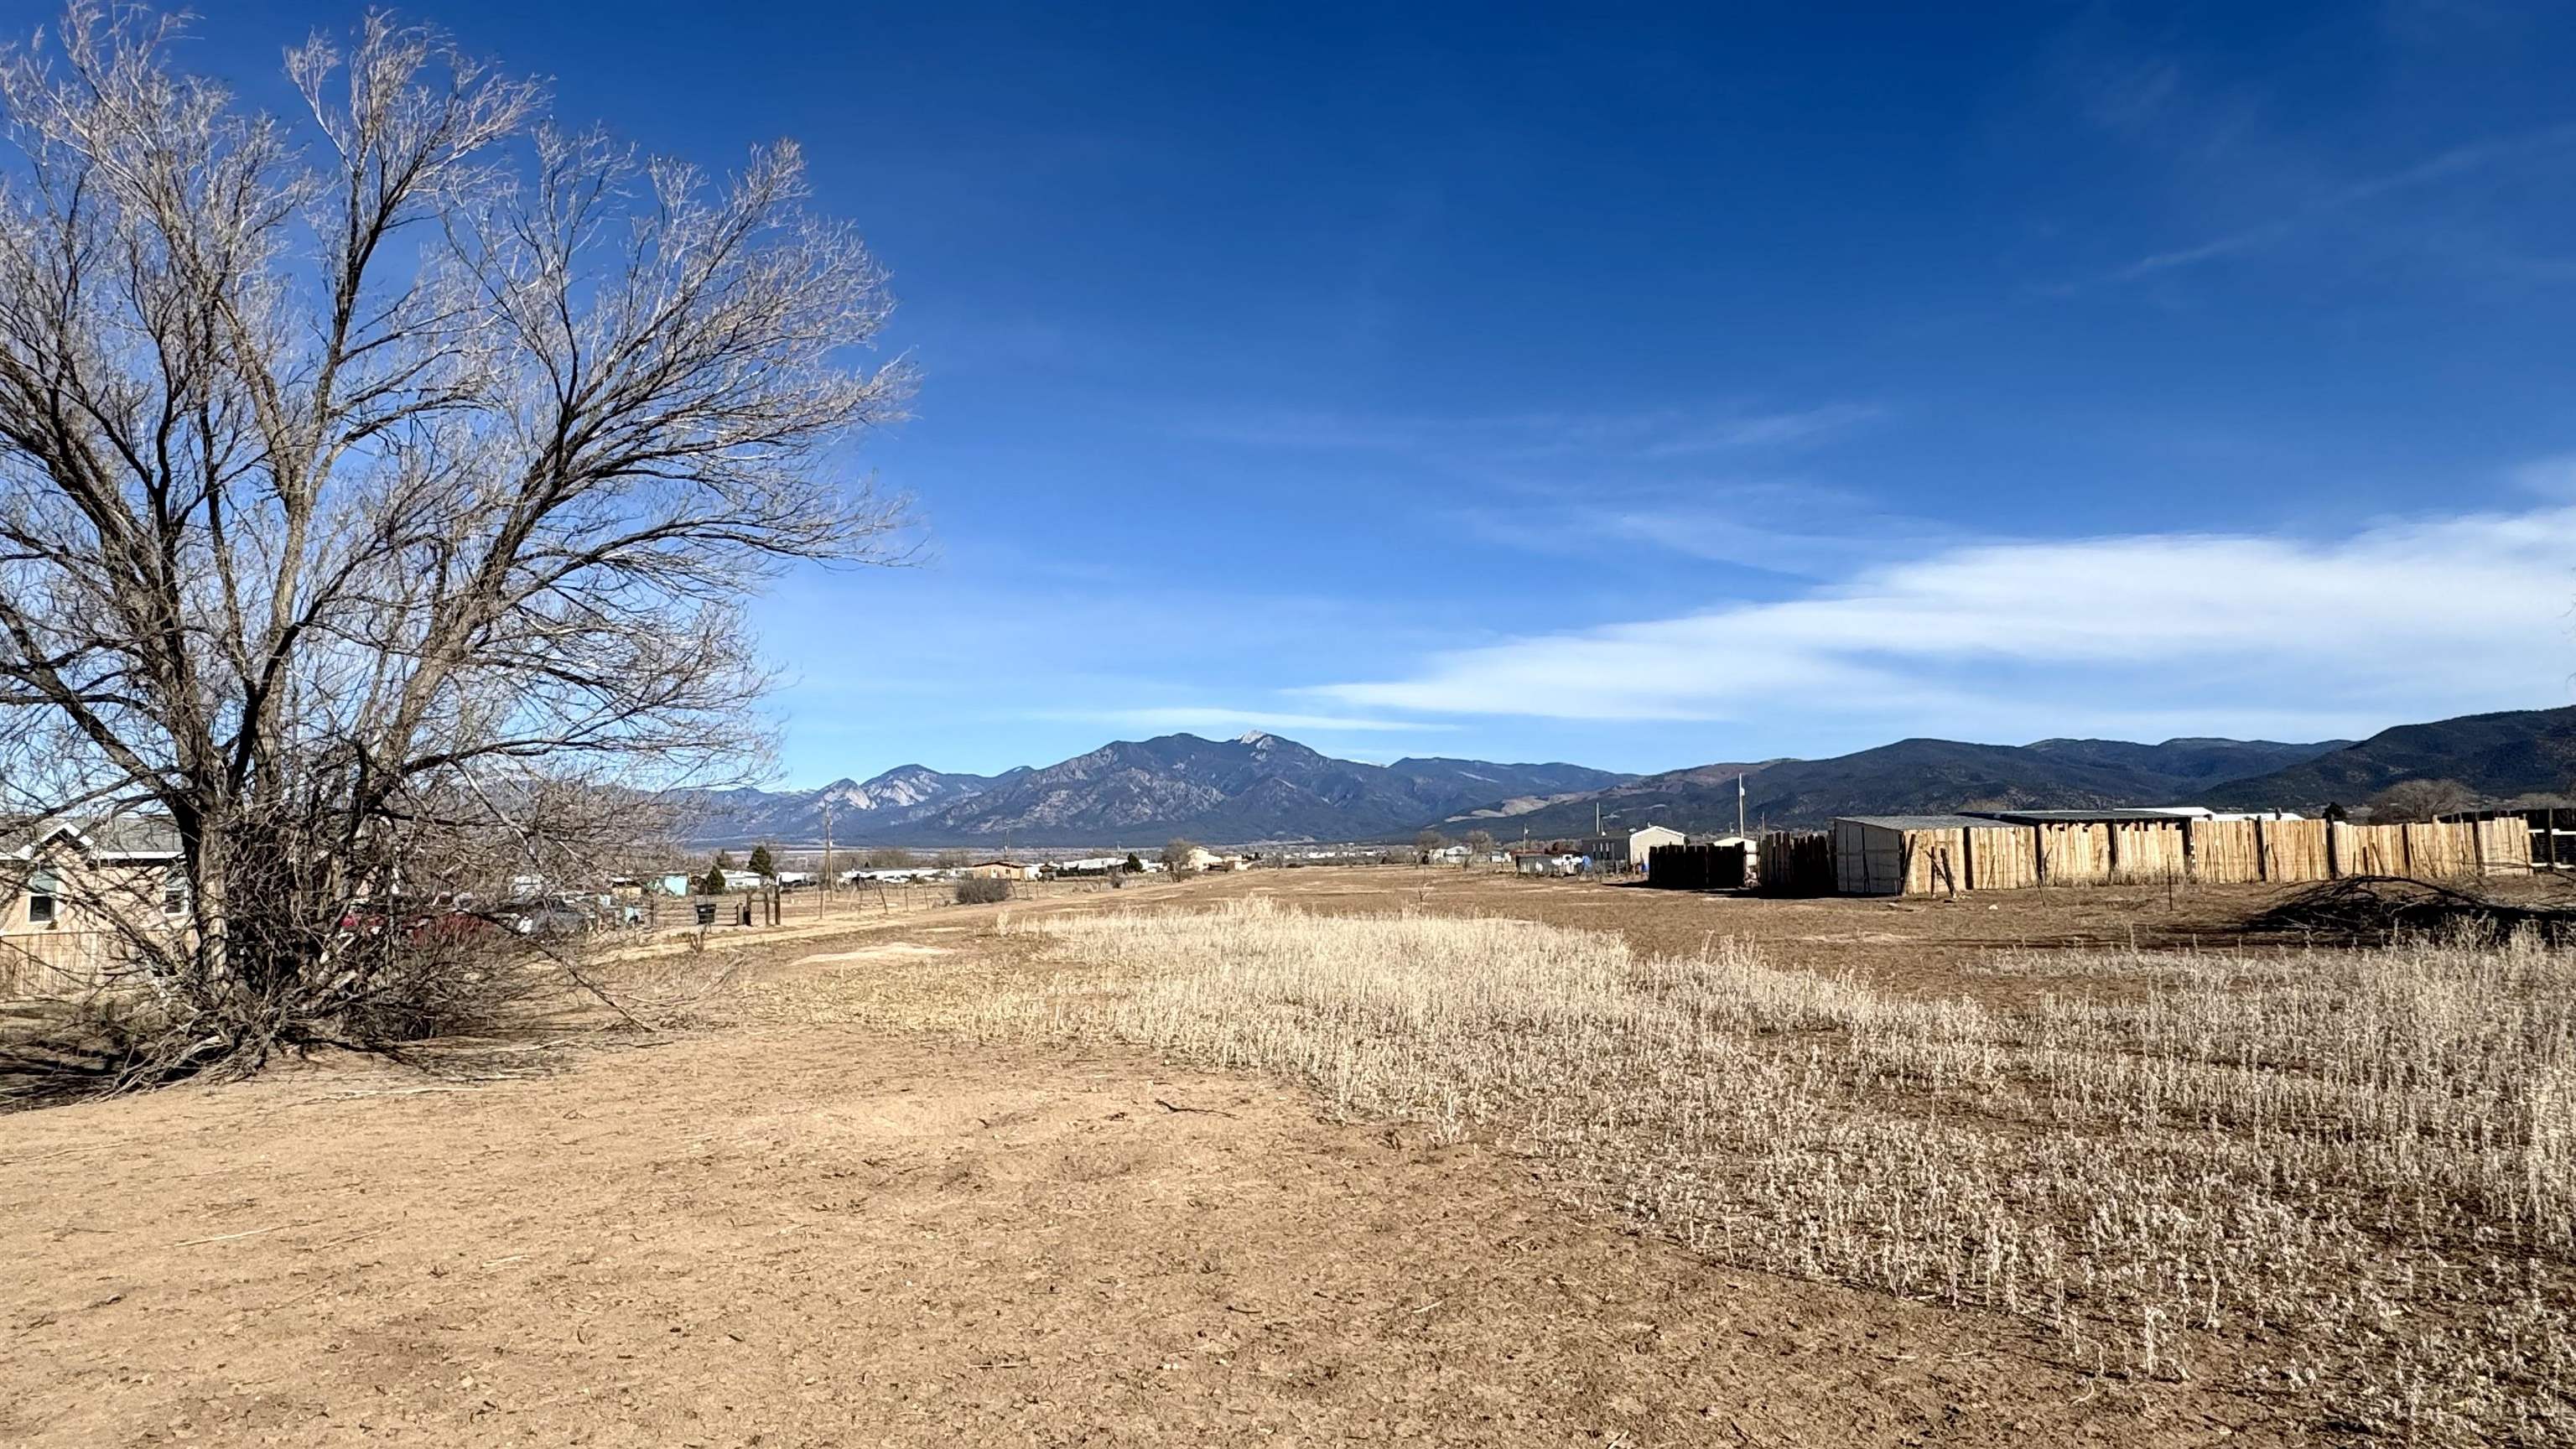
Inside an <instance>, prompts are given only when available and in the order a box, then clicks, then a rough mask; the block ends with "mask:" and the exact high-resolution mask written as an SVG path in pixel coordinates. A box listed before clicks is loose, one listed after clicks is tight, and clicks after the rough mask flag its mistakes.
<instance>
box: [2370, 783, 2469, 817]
mask: <svg viewBox="0 0 2576 1449" xmlns="http://www.w3.org/2000/svg"><path fill="white" fill-rule="evenodd" d="M2477 806H2478V796H2477V792H2476V791H2474V790H2471V789H2470V788H2469V787H2468V786H2466V785H2463V784H2461V783H2460V782H2459V781H2457V780H2400V781H2398V782H2397V783H2396V784H2394V785H2391V786H2389V787H2388V788H2386V789H2384V790H2382V791H2380V792H2379V793H2378V794H2376V795H2373V796H2371V797H2370V818H2371V820H2372V821H2373V822H2375V823H2377V824H2381V825H2387V824H2391V823H2395V822H2409V821H2424V820H2431V819H2434V818H2436V817H2438V816H2443V815H2453V814H2457V813H2458V812H2460V811H2462V810H2474V809H2476V808H2477Z"/></svg>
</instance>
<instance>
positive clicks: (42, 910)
mask: <svg viewBox="0 0 2576 1449" xmlns="http://www.w3.org/2000/svg"><path fill="white" fill-rule="evenodd" d="M62 888H63V884H62V882H61V881H59V880H56V879H55V878H54V873H53V872H52V871H49V870H40V871H38V872H36V873H35V874H34V875H31V876H29V877H27V924H28V925H31V926H50V925H52V924H53V923H54V908H55V900H54V898H55V897H56V896H57V895H59V894H60V893H61V891H62Z"/></svg>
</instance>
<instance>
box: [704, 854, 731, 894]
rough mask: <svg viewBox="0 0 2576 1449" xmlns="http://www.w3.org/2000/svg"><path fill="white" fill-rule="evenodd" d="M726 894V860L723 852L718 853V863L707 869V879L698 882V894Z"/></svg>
mask: <svg viewBox="0 0 2576 1449" xmlns="http://www.w3.org/2000/svg"><path fill="white" fill-rule="evenodd" d="M724 893H725V858H724V852H723V851H717V852H716V863H715V864H713V865H711V866H708V867H707V875H706V879H704V880H702V881H699V882H698V894H700V895H703V896H720V895H723V894H724Z"/></svg>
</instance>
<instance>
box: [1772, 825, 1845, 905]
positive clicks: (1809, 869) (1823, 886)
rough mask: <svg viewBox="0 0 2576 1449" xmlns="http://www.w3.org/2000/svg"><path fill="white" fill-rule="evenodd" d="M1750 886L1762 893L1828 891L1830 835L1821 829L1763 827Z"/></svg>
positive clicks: (1830, 886)
mask: <svg viewBox="0 0 2576 1449" xmlns="http://www.w3.org/2000/svg"><path fill="white" fill-rule="evenodd" d="M1753 888H1754V889H1755V890H1757V891H1760V892H1761V893H1762V894H1764V895H1766V896H1827V895H1832V894H1833V892H1834V841H1833V837H1832V836H1831V835H1829V834H1827V833H1826V832H1824V831H1822V830H1766V831H1764V832H1763V834H1762V845H1761V849H1760V850H1759V851H1758V852H1756V858H1755V860H1754V862H1753Z"/></svg>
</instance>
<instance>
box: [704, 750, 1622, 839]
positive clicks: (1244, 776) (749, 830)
mask: <svg viewBox="0 0 2576 1449" xmlns="http://www.w3.org/2000/svg"><path fill="white" fill-rule="evenodd" d="M1630 778H1632V777H1630V776H1627V775H1622V774H1618V773H1616V772H1613V771H1609V770H1593V769H1587V768H1585V767H1583V766H1581V765H1567V764H1554V763H1550V764H1500V763H1496V762H1493V761H1488V760H1451V759H1439V758H1426V759H1403V760H1397V761H1396V762H1394V763H1393V764H1389V765H1372V764H1363V763H1361V762H1359V761H1356V760H1337V759H1333V758H1332V757H1330V756H1328V755H1324V754H1322V753H1320V752H1318V751H1315V750H1313V749H1309V748H1308V747H1306V746H1304V745H1301V744H1299V743H1297V742H1296V741H1294V740H1290V739H1283V738H1281V737H1280V736H1278V735H1273V734H1265V733H1263V732H1261V731H1258V730H1255V731H1252V732H1249V733H1247V734H1244V735H1241V736H1238V737H1237V738H1235V739H1231V740H1205V739H1201V738H1199V737H1198V736H1196V735H1186V734H1172V735H1161V736H1158V737H1156V738H1154V739H1150V740H1119V741H1116V742H1114V743H1111V744H1107V745H1103V746H1101V747H1100V748H1099V749H1096V750H1092V751H1090V752H1089V753H1087V754H1080V755H1076V756H1074V757H1073V758H1072V759H1069V760H1064V761H1061V762H1059V763H1056V764H1053V765H1047V766H1044V767H1042V768H1032V767H1029V766H1021V767H1020V768H1017V769H1013V770H1006V771H1004V772H1003V773H1001V774H999V775H963V774H950V773H945V772H942V771H937V770H931V769H928V768H925V767H923V766H920V765H903V766H899V767H897V768H895V769H892V770H888V771H886V772H885V773H884V774H881V775H876V776H873V777H871V778H869V779H867V780H836V781H834V782H832V783H831V784H829V785H826V786H824V787H822V788H821V789H819V790H805V791H786V792H776V791H765V790H749V789H745V790H726V791H713V792H707V793H703V794H700V795H696V796H693V797H690V799H689V800H688V801H687V802H686V803H687V806H688V807H689V808H688V810H687V816H688V819H687V822H686V824H685V827H684V831H683V833H684V834H685V835H686V836H687V837H688V838H689V839H691V840H694V841H698V842H701V843H719V842H721V843H727V844H734V843H747V842H751V841H757V840H766V841H774V842H780V843H788V844H812V843H815V842H818V841H820V840H822V839H823V837H824V828H825V826H824V813H825V810H826V809H827V808H828V809H829V810H830V812H831V823H830V828H831V837H832V839H833V840H834V841H835V842H836V843H839V844H843V845H851V846H860V847H864V846H870V845H985V846H999V845H1001V844H1003V843H1005V842H1008V843H1011V844H1017V845H1032V846H1073V845H1104V846H1105V845H1113V844H1127V845H1158V844H1160V843H1161V842H1162V841H1163V840H1164V839H1166V838H1168V837H1171V836H1176V835H1187V836H1192V837H1195V838H1198V839H1203V840H1210V841H1218V842H1227V843H1235V842H1248V841H1285V840H1364V839H1375V838H1380V837H1387V836H1394V835H1410V834H1412V833H1413V832H1414V831H1415V830H1416V829H1418V828H1420V827H1421V826H1422V825H1423V824H1424V823H1426V822H1428V821H1433V820H1438V819H1440V818H1442V817H1444V816H1446V815H1449V814H1451V813H1454V812H1457V811H1461V810H1466V809H1469V808H1472V807H1474V806H1476V805H1478V804H1480V803H1482V802H1486V801H1497V800H1503V799H1509V798H1514V797H1518V798H1525V799H1535V800H1554V799H1561V798H1564V797H1567V796H1571V795H1578V794H1582V793H1584V792H1587V791H1592V790H1599V789H1602V788H1604V787H1605V786H1610V785H1616V784H1618V783H1620V782H1621V781H1623V780H1627V779H1630Z"/></svg>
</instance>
